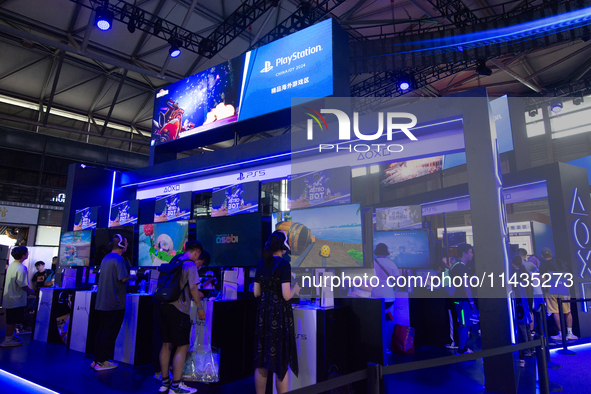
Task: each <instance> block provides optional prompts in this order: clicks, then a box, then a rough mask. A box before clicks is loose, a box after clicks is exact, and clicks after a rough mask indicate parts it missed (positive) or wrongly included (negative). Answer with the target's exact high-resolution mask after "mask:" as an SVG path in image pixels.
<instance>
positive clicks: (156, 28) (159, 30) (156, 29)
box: [153, 18, 162, 36]
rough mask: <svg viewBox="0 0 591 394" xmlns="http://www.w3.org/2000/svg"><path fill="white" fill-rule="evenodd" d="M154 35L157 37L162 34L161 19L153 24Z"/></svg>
mask: <svg viewBox="0 0 591 394" xmlns="http://www.w3.org/2000/svg"><path fill="white" fill-rule="evenodd" d="M153 32H154V35H155V36H158V35H159V34H160V33H162V19H160V18H158V20H157V21H156V22H154V31H153Z"/></svg>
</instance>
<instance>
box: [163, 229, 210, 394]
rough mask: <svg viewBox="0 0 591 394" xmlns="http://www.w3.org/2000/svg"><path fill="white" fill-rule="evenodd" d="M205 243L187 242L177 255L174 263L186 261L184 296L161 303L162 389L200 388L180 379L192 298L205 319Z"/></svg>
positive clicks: (187, 393)
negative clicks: (201, 272)
mask: <svg viewBox="0 0 591 394" xmlns="http://www.w3.org/2000/svg"><path fill="white" fill-rule="evenodd" d="M201 253H203V246H202V245H201V243H199V242H197V241H188V242H187V243H185V253H184V254H182V255H180V254H179V255H177V256H175V257H174V258H173V259H172V261H171V263H175V262H176V261H178V260H181V261H183V268H182V270H183V271H182V273H181V280H180V286H181V289H182V292H181V296H180V297H179V299H178V300H176V301H174V302H172V303H169V304H162V305H160V333H161V334H162V349H161V350H160V370H161V371H162V386H161V387H160V389H159V390H158V392H160V393H170V394H173V393H175V394H191V393H194V392H196V391H197V390H195V389H193V388H190V387H187V386H184V385H183V384H182V382H181V377H182V374H183V367H184V365H185V358H186V357H187V351H188V350H189V341H190V336H191V317H190V312H191V300H193V301H194V302H195V305H196V306H197V316H198V317H199V319H200V320H205V310H204V309H203V304H202V303H201V294H200V292H199V290H198V288H197V285H198V284H199V273H198V270H199V268H201V266H202V265H204V261H203V260H200V256H201ZM175 347H176V351H175V352H174V356H173V360H172V380H171V379H170V374H169V366H170V356H171V354H172V351H173V349H174V348H175Z"/></svg>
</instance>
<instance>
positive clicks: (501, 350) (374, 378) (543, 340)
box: [290, 304, 562, 394]
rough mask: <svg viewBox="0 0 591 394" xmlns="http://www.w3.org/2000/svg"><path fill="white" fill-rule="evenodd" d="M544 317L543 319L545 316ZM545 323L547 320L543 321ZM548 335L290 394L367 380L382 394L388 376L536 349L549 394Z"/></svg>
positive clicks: (377, 368)
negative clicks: (384, 379)
mask: <svg viewBox="0 0 591 394" xmlns="http://www.w3.org/2000/svg"><path fill="white" fill-rule="evenodd" d="M538 312H539V313H540V315H542V314H543V315H545V314H546V308H545V305H544V304H542V305H541V306H540V310H539V311H538ZM543 315H542V316H543ZM543 320H545V319H543ZM544 332H545V333H546V335H542V336H539V337H538V339H536V340H534V341H529V342H525V343H519V344H516V345H507V346H501V347H498V348H494V349H487V350H481V351H478V352H474V353H467V354H462V355H454V356H446V357H440V358H435V359H431V360H423V361H413V362H409V363H403V364H395V365H388V366H382V365H380V364H376V363H368V364H367V369H365V370H361V371H357V372H353V373H350V374H347V375H343V376H339V377H337V378H334V379H330V380H326V381H324V382H320V383H317V384H315V385H313V386H308V387H302V388H299V389H297V390H293V391H290V393H291V394H320V393H324V392H326V391H329V390H333V389H336V388H338V387H341V386H346V385H348V384H351V383H355V382H359V381H362V380H367V393H368V394H379V393H381V390H382V386H383V378H384V376H386V375H391V374H396V373H402V372H410V371H416V370H420V369H427V368H434V367H442V366H445V365H451V364H456V363H461V362H465V361H472V360H477V359H479V358H488V357H494V356H500V355H502V354H507V353H513V352H516V351H519V350H525V349H531V348H537V351H536V359H537V366H538V383H539V389H540V394H549V393H550V390H551V389H550V387H551V385H550V381H549V377H548V361H549V350H548V338H547V330H546V329H544ZM561 389H562V387H560V385H557V384H553V385H552V391H560V390H561Z"/></svg>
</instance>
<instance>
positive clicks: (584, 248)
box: [63, 89, 591, 393]
mask: <svg viewBox="0 0 591 394" xmlns="http://www.w3.org/2000/svg"><path fill="white" fill-rule="evenodd" d="M510 103H511V104H510V107H511V108H512V111H511V118H512V119H514V122H513V127H514V132H513V136H514V140H513V143H514V146H515V152H514V153H515V154H514V155H511V156H510V157H509V159H508V162H509V167H510V170H511V171H510V172H509V173H505V174H503V173H502V171H501V157H500V154H499V151H498V144H497V139H496V128H495V122H494V120H493V117H492V115H491V111H490V106H489V100H488V98H487V97H486V91H485V90H484V89H482V90H477V91H475V92H472V97H449V98H441V99H437V101H435V100H427V101H422V102H417V103H411V104H408V105H405V106H403V107H396V109H395V111H397V112H401V111H403V112H405V113H410V114H414V115H415V116H416V118H417V119H418V124H419V125H430V127H426V126H425V127H422V128H420V130H422V131H420V130H417V132H416V135H417V137H418V141H410V142H409V141H408V140H406V139H404V140H403V138H405V137H404V136H400V135H394V138H393V139H394V142H400V143H403V144H404V150H403V151H401V152H398V153H396V154H392V155H389V157H387V158H384V157H371V158H367V156H366V157H365V159H363V160H361V161H360V160H359V154H358V153H353V154H352V155H351V154H349V152H342V155H339V152H332V153H328V154H326V155H325V156H322V155H321V154H320V155H318V156H315V155H313V154H310V153H309V151H308V153H298V154H294V153H293V152H300V151H305V149H304V148H308V149H310V148H314V147H315V146H316V145H317V144H318V143H321V144H322V143H326V144H329V143H331V142H332V143H334V142H335V141H336V136H335V135H334V134H330V133H324V134H320V135H319V136H318V138H317V139H316V140H315V141H313V143H312V142H311V141H307V142H306V138H305V137H304V136H305V131H292V133H291V134H292V135H289V134H285V135H281V136H278V137H274V138H269V139H265V140H260V141H255V142H251V143H248V145H236V146H233V147H230V148H226V149H222V150H219V151H214V152H207V153H205V154H201V155H196V156H191V157H188V158H184V159H180V160H169V159H170V158H171V157H172V156H173V155H172V153H175V154H176V152H172V153H171V151H169V149H173V148H174V149H178V151H180V150H181V149H182V147H181V146H180V145H179V144H175V145H174V147H173V146H172V145H171V146H169V147H166V149H165V148H164V147H163V148H161V149H160V148H158V149H154V150H153V155H154V157H152V160H151V161H152V162H153V163H160V164H154V165H152V166H150V167H147V168H143V169H140V170H135V171H130V172H126V173H117V172H113V171H108V170H103V169H96V168H90V167H86V168H83V167H82V166H79V165H72V166H71V167H70V173H69V178H68V196H70V198H68V200H67V203H66V207H65V210H64V221H63V230H67V229H71V228H72V226H73V222H74V212H75V210H76V209H78V208H79V207H82V206H101V207H108V206H110V205H112V204H116V203H119V202H122V201H126V200H135V199H137V200H139V209H140V214H139V222H138V223H139V224H140V225H142V224H148V223H152V222H153V221H154V220H153V218H154V199H155V198H158V197H162V196H167V195H171V194H174V193H178V192H185V191H190V192H200V191H206V190H211V189H213V188H214V187H219V186H224V185H228V184H238V183H242V182H246V181H252V180H259V181H275V180H281V179H287V176H289V175H290V171H291V167H292V165H294V163H295V164H300V163H304V162H311V161H314V160H318V163H324V165H326V166H327V167H325V168H333V167H340V166H342V165H343V163H347V162H349V164H348V165H349V166H351V167H355V166H368V165H373V164H377V163H383V162H384V161H385V160H387V161H389V162H392V161H403V160H408V159H413V158H420V157H429V156H435V155H438V154H446V153H457V152H465V154H466V162H467V169H468V173H467V183H465V184H460V185H456V186H452V187H444V188H441V189H438V190H434V191H431V192H427V193H424V194H418V195H414V196H412V197H406V198H391V197H388V196H382V199H381V200H380V201H379V203H376V204H373V205H372V207H373V208H375V207H380V206H395V205H413V204H414V205H416V204H420V205H422V206H423V207H426V206H431V207H439V208H438V209H439V210H435V211H434V212H438V213H444V212H446V209H448V208H445V207H444V206H443V205H441V202H442V201H444V202H447V203H448V205H449V202H452V203H453V201H454V200H457V199H461V198H468V202H469V209H470V212H471V222H472V228H473V233H474V248H475V250H477V254H478V259H476V261H475V262H476V272H486V273H487V275H489V274H492V275H493V276H495V277H499V275H506V274H507V273H508V264H509V247H508V230H507V214H506V210H505V203H506V202H508V201H507V195H508V194H510V193H509V191H510V190H515V189H519V188H525V189H527V187H528V186H529V185H538V186H539V185H542V184H545V188H546V190H547V198H548V204H549V208H550V216H551V222H552V232H553V241H554V247H555V254H556V255H557V256H559V257H561V258H563V259H564V260H568V261H569V263H570V264H571V266H570V269H571V272H572V273H573V275H574V281H575V284H574V286H573V287H572V288H571V295H572V296H573V297H577V298H581V297H584V296H585V292H586V291H587V295H588V294H589V293H590V292H591V279H590V278H591V268H590V267H591V265H589V262H590V261H591V252H590V251H591V241H590V240H589V236H588V234H589V227H590V226H591V220H590V218H589V212H590V211H589V210H590V209H591V198H590V197H589V193H588V187H589V185H588V182H587V174H586V171H585V170H584V169H581V168H577V167H574V166H570V165H566V164H563V163H554V164H549V165H546V166H542V167H537V168H531V169H528V168H526V165H525V164H524V161H523V159H522V154H521V153H522V152H521V149H523V138H526V137H525V135H526V134H525V130H524V127H525V124H524V120H523V113H524V111H523V103H522V102H521V101H520V100H519V99H511V100H510ZM317 105H325V108H331V105H332V102H331V101H330V99H326V101H324V102H321V103H320V104H317ZM442 120H444V121H442ZM333 125H334V123H329V124H328V126H329V127H333V128H332V129H331V130H333V129H337V127H336V126H333ZM433 125H435V126H433ZM233 127H234V126H233ZM244 127H246V126H244ZM248 127H249V129H250V127H251V126H250V125H249V126H248ZM259 131H260V130H259ZM245 132H246V131H245ZM300 137H301V138H300ZM208 138H213V137H211V135H208ZM384 140H385V139H384ZM191 141H193V142H191V143H195V144H198V141H199V139H198V138H192V140H191ZM442 141H445V143H442ZM306 143H307V144H308V145H307V146H306V145H305V144H306ZM184 148H185V149H186V147H184ZM160 154H162V156H161V157H158V156H159V155H160ZM298 160H299V161H298ZM245 174H248V176H249V179H245V178H247V177H246V176H245ZM520 190H521V189H520ZM364 208H366V207H364ZM364 215H365V216H364V219H363V220H364V223H367V221H368V220H369V221H371V217H370V216H371V215H370V213H369V211H365V213H364ZM368 215H369V216H368ZM108 219H109V218H108V210H107V209H102V210H101V211H100V213H99V226H100V227H103V226H102V225H101V223H107V222H108ZM196 220H199V219H198V218H197V219H196ZM368 231H369V234H368ZM368 236H369V237H371V230H368V229H367V228H365V230H364V250H365V251H366V253H365V254H364V256H365V257H364V261H365V266H364V268H365V269H371V268H372V266H373V264H372V261H371V260H372V258H371V257H370V255H371V253H369V251H370V250H371V247H372V246H371V242H370V240H371V238H369V239H368ZM205 247H206V248H207V247H208V245H205ZM244 247H249V245H244ZM509 290H510V289H509ZM245 297H247V296H246V295H245ZM247 298H248V297H247ZM510 298H511V293H510V292H508V289H507V288H506V287H501V286H499V285H498V284H497V285H494V286H490V285H489V284H486V283H485V285H484V286H483V287H482V288H481V289H479V308H480V322H481V326H482V347H483V349H491V348H496V347H501V346H505V345H509V344H511V343H514V342H515V327H514V323H513V311H512V307H511V299H510ZM436 301H437V300H436ZM240 302H242V301H240ZM251 302H252V303H253V304H252V305H254V300H251ZM338 302H340V305H338V308H336V309H337V310H338V314H339V316H338V317H334V319H336V318H339V319H344V320H347V321H349V322H353V323H354V324H351V325H348V328H346V329H345V328H341V327H335V328H334V329H335V330H336V332H339V334H338V335H340V336H339V338H341V340H343V341H346V342H347V343H349V344H350V346H349V347H348V349H340V350H339V351H340V352H341V353H335V354H336V355H337V356H338V357H337V358H341V359H342V368H339V369H340V373H346V372H354V371H356V370H358V369H361V368H364V366H365V365H366V364H367V362H378V363H384V361H385V359H386V357H385V351H384V338H383V335H381V334H382V332H381V331H382V329H381V328H380V327H379V322H382V323H383V320H382V319H383V311H384V310H383V302H382V301H381V300H358V299H346V300H338ZM429 302H430V300H429V299H428V298H420V297H418V298H415V299H410V300H409V311H408V313H409V316H410V324H411V325H412V326H414V327H417V337H421V338H422V339H420V340H419V339H417V342H418V343H420V342H421V341H422V343H423V344H428V343H429V341H430V339H429V337H428V332H427V330H426V329H425V327H426V325H427V324H428V321H429V316H428V315H427V314H426V313H425V311H427V310H428V308H425V307H424V306H425V305H427V304H428V303H429ZM252 305H251V306H252ZM216 308H217V306H216ZM220 308H221V306H220ZM577 308H578V309H577V310H576V312H574V318H575V329H574V330H575V332H576V333H578V334H579V335H580V336H591V316H590V315H589V312H587V309H586V306H585V305H578V307H577ZM229 309H232V308H229ZM323 313H326V314H328V312H323ZM341 315H342V316H341ZM217 318H218V319H219V320H218V321H219V322H220V323H218V324H216V333H215V335H214V339H213V341H214V342H216V343H217V344H219V345H220V346H222V345H221V344H222V343H224V340H222V339H221V338H223V337H225V336H227V337H228V338H231V337H236V336H237V335H242V332H236V331H235V327H233V325H232V324H230V321H231V320H227V317H223V316H221V315H220V316H218V317H217ZM322 319H325V320H326V319H327V318H326V317H322ZM330 319H331V318H328V320H326V321H331V320H330ZM319 321H320V319H319ZM221 322H223V323H221ZM322 324H327V325H328V323H322ZM421 330H422V331H421ZM421 332H423V333H424V335H423V334H419V333H421ZM316 339H317V340H319V341H324V344H327V343H329V342H330V338H329V337H328V336H325V337H322V336H318V337H317V338H316ZM227 343H230V344H231V346H233V347H235V346H237V345H236V344H232V343H233V342H232V341H229V342H227ZM239 345H240V346H239V347H240V348H241V349H242V350H241V352H242V355H243V357H244V359H243V360H241V361H240V362H237V363H236V362H235V366H238V367H237V368H238V369H239V368H242V371H240V372H239V373H238V372H237V373H236V378H238V377H239V376H245V375H246V376H248V374H249V371H248V369H249V368H252V366H251V364H249V362H248V361H246V360H248V359H250V358H251V357H252V355H251V354H249V352H248V349H247V346H246V345H245V344H243V343H241V344H239ZM333 345H334V344H333ZM330 348H334V349H336V348H338V346H330ZM335 352H337V350H335ZM223 354H224V350H223V349H222V358H223ZM335 354H324V355H323V357H324V360H320V359H319V363H318V364H319V365H320V364H321V365H323V366H326V365H328V364H329V363H325V360H329V359H331V358H334V357H335ZM320 361H322V362H320ZM514 361H515V360H514V358H513V355H511V354H506V355H501V356H495V357H490V358H487V359H485V360H484V377H485V385H486V389H487V390H490V391H494V392H499V393H515V392H516V387H517V380H516V379H517V378H516V374H515V368H514ZM221 362H222V363H224V361H223V360H222V361H221ZM224 368H226V367H225V366H222V367H221V370H222V373H223V371H224ZM323 368H324V367H323ZM250 373H252V371H250ZM326 373H327V371H324V370H323V371H319V372H318V373H317V379H316V380H315V382H318V381H321V380H323V379H325V378H326Z"/></svg>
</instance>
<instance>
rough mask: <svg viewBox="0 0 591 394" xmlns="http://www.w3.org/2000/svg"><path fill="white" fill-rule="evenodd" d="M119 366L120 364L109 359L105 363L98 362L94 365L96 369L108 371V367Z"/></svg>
mask: <svg viewBox="0 0 591 394" xmlns="http://www.w3.org/2000/svg"><path fill="white" fill-rule="evenodd" d="M118 366H119V364H117V363H114V362H112V361H108V360H107V361H105V362H104V363H96V365H95V366H94V370H95V371H106V370H108V369H115V368H117V367H118Z"/></svg>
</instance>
